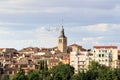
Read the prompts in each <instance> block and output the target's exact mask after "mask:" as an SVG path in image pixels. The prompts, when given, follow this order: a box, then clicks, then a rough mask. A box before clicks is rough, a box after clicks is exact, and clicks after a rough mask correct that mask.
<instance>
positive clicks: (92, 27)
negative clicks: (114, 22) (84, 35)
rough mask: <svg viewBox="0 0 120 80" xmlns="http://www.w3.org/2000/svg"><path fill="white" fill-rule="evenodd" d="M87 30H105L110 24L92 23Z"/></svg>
mask: <svg viewBox="0 0 120 80" xmlns="http://www.w3.org/2000/svg"><path fill="white" fill-rule="evenodd" d="M86 30H88V31H95V32H98V31H101V32H105V31H107V30H108V25H107V24H97V25H90V26H87V27H86Z"/></svg>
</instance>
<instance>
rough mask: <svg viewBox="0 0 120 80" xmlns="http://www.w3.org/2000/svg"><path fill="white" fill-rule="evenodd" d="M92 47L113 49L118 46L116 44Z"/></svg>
mask: <svg viewBox="0 0 120 80" xmlns="http://www.w3.org/2000/svg"><path fill="white" fill-rule="evenodd" d="M93 48H96V49H100V48H106V49H109V48H113V49H117V48H118V47H117V46H94V47H93Z"/></svg>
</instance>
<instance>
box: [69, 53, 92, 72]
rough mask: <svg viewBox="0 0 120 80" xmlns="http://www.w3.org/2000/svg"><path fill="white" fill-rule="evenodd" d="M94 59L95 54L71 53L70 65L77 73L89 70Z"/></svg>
mask: <svg viewBox="0 0 120 80" xmlns="http://www.w3.org/2000/svg"><path fill="white" fill-rule="evenodd" d="M92 59H93V54H92V53H88V52H87V51H85V52H80V53H78V52H71V53H70V65H71V66H73V67H74V69H75V73H78V72H79V71H81V70H87V68H88V65H89V63H90V61H92Z"/></svg>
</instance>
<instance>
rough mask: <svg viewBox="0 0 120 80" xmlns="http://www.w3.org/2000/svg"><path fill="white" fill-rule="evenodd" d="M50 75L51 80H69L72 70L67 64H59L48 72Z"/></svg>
mask: <svg viewBox="0 0 120 80" xmlns="http://www.w3.org/2000/svg"><path fill="white" fill-rule="evenodd" d="M50 74H51V77H52V79H53V80H70V79H71V77H72V75H73V74H74V68H73V67H71V66H70V65H68V64H62V63H60V64H59V65H57V66H55V67H53V68H52V69H51V70H50Z"/></svg>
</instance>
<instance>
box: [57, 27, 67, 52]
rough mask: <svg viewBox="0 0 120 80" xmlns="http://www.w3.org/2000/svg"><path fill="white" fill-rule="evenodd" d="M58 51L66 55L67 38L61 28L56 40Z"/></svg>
mask: <svg viewBox="0 0 120 80" xmlns="http://www.w3.org/2000/svg"><path fill="white" fill-rule="evenodd" d="M58 50H59V51H60V52H63V53H67V37H66V36H65V33H64V28H63V26H62V31H61V35H60V36H59V38H58Z"/></svg>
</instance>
